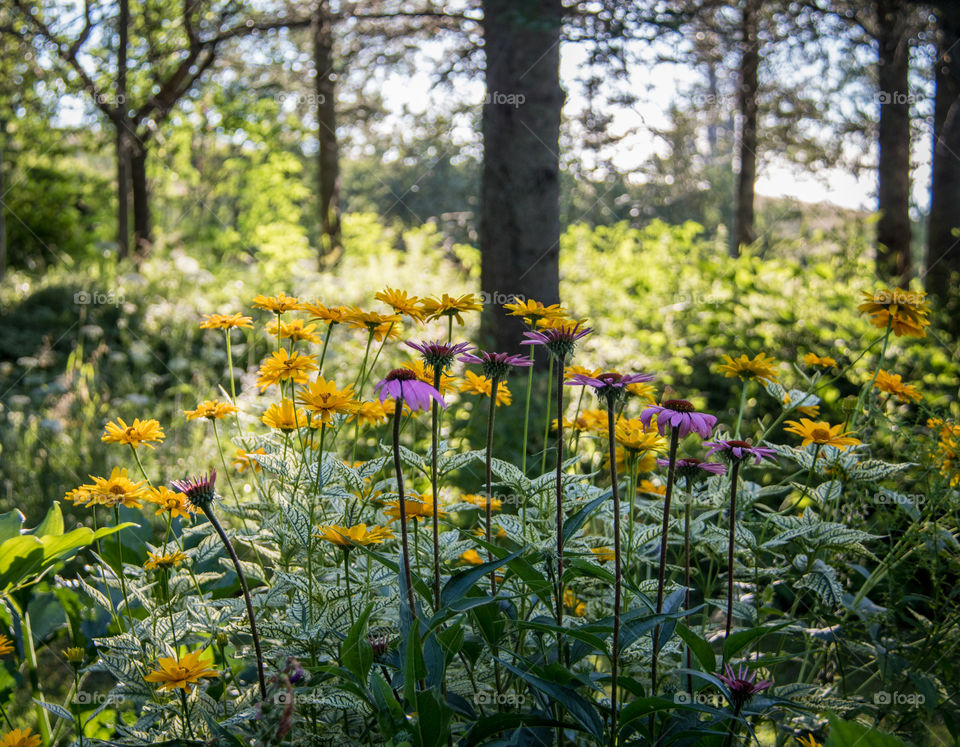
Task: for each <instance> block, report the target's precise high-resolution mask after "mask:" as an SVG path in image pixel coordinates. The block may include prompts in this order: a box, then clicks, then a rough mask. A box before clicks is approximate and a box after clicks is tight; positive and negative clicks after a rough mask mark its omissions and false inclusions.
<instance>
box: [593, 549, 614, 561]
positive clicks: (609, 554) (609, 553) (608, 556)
mask: <svg viewBox="0 0 960 747" xmlns="http://www.w3.org/2000/svg"><path fill="white" fill-rule="evenodd" d="M590 552H592V553H593V554H594V556H595V557H596V558H597V560H599V561H600V562H601V563H607V562H610V561H612V560H614V559H615V556H614V554H613V550H612V549H610V548H609V547H591V548H590Z"/></svg>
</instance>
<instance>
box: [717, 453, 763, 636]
mask: <svg viewBox="0 0 960 747" xmlns="http://www.w3.org/2000/svg"><path fill="white" fill-rule="evenodd" d="M739 476H740V460H739V459H734V460H733V463H732V464H731V467H730V537H729V539H728V541H727V630H726V634H725V637H729V636H730V631H731V629H732V628H733V548H734V534H735V532H736V530H737V480H738V478H739ZM759 591H760V590H759V589H757V593H759Z"/></svg>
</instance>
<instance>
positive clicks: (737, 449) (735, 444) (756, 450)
mask: <svg viewBox="0 0 960 747" xmlns="http://www.w3.org/2000/svg"><path fill="white" fill-rule="evenodd" d="M703 445H704V446H709V447H710V450H709V451H708V452H707V456H710V455H711V454H716V453H718V452H719V453H720V455H721V456H722V457H725V458H726V459H728V460H729V461H731V462H742V461H744V460H746V459H749V458H750V457H753V459H754V461H753V463H754V465H758V464H760V462H761V461H762V460H764V459H769V460H770V461H776V454H777V452H776V451H774V450H773V449H771V448H768V447H766V446H753V445H752V444H751V443H750V442H749V441H736V440H734V441H705V442H704V444H703Z"/></svg>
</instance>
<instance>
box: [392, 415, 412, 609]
mask: <svg viewBox="0 0 960 747" xmlns="http://www.w3.org/2000/svg"><path fill="white" fill-rule="evenodd" d="M402 416H403V397H402V396H401V397H397V400H396V407H395V409H394V411H393V469H394V471H395V472H396V473H397V497H398V498H399V499H400V541H401V545H402V546H403V577H404V580H405V581H406V582H407V601H408V603H409V604H410V616H411V617H412V618H413V619H416V617H417V606H416V604H415V603H414V598H413V578H412V576H411V575H410V542H409V540H408V539H407V505H406V499H405V498H404V495H403V468H402V466H401V463H400V421H401V417H402Z"/></svg>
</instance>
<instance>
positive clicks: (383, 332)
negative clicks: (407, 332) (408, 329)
mask: <svg viewBox="0 0 960 747" xmlns="http://www.w3.org/2000/svg"><path fill="white" fill-rule="evenodd" d="M402 336H403V327H402V326H401V325H400V323H399V322H384V323H383V324H378V325H377V326H376V327H374V328H373V339H374V340H376V341H377V342H383V340H384V339H388V340H397V339H399V338H400V337H402Z"/></svg>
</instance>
